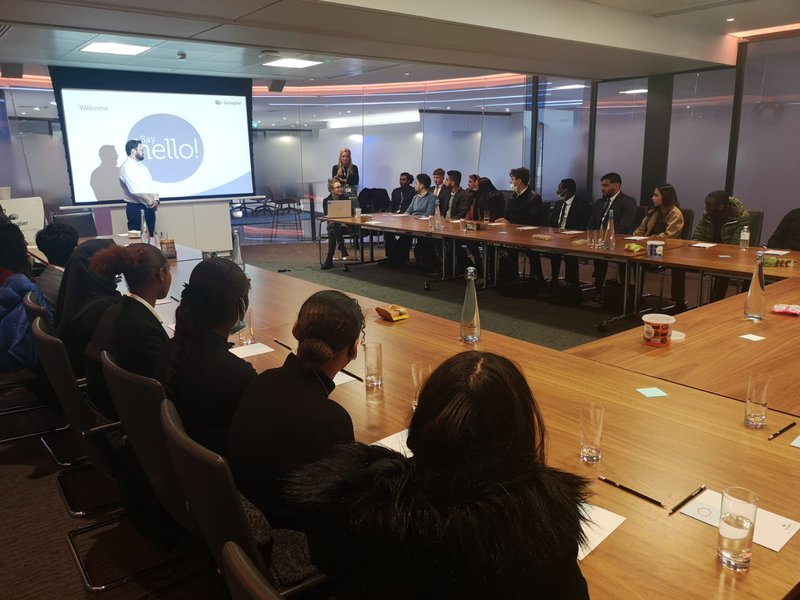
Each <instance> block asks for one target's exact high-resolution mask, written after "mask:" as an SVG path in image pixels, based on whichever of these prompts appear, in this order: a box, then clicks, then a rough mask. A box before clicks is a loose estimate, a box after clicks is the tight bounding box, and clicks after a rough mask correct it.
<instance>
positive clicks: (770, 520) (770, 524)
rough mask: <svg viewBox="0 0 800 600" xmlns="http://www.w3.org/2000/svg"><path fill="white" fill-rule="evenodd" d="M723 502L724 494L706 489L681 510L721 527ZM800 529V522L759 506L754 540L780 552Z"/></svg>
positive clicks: (699, 519)
mask: <svg viewBox="0 0 800 600" xmlns="http://www.w3.org/2000/svg"><path fill="white" fill-rule="evenodd" d="M721 504H722V494H720V493H719V492H715V491H714V490H706V491H705V492H703V493H702V494H700V495H699V496H698V497H697V498H695V499H694V500H692V501H691V502H689V503H688V504H687V505H686V506H684V507H683V508H682V509H681V512H682V513H683V514H685V515H687V516H689V517H692V518H694V519H697V520H698V521H702V522H703V523H707V524H708V525H711V526H713V527H719V516H720V505H721ZM798 529H800V523H798V522H797V521H793V520H792V519H789V518H787V517H782V516H780V515H776V514H775V513H773V512H770V511H768V510H764V509H763V508H759V509H758V511H757V512H756V530H755V532H754V533H753V541H754V542H755V543H756V544H758V545H759V546H764V547H765V548H769V549H770V550H774V551H775V552H779V551H780V549H781V548H783V546H784V545H785V544H786V542H788V541H789V540H790V539H792V536H793V535H794V534H795V533H797V530H798Z"/></svg>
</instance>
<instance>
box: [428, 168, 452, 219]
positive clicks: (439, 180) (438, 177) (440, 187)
mask: <svg viewBox="0 0 800 600" xmlns="http://www.w3.org/2000/svg"><path fill="white" fill-rule="evenodd" d="M431 194H433V195H434V196H436V202H437V203H438V204H439V212H440V213H441V215H442V216H445V215H446V214H447V209H448V208H449V207H450V188H448V187H447V186H446V185H445V182H444V169H442V168H441V167H439V168H438V169H434V171H433V185H432V186H431Z"/></svg>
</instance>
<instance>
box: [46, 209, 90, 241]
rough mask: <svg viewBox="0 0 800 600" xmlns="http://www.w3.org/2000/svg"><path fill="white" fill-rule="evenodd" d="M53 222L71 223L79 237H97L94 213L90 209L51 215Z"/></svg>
mask: <svg viewBox="0 0 800 600" xmlns="http://www.w3.org/2000/svg"><path fill="white" fill-rule="evenodd" d="M53 223H64V224H65V225H72V226H73V227H74V228H75V230H76V231H77V232H78V235H79V236H80V237H97V225H95V222H94V213H93V212H91V211H89V212H70V213H63V214H60V215H53Z"/></svg>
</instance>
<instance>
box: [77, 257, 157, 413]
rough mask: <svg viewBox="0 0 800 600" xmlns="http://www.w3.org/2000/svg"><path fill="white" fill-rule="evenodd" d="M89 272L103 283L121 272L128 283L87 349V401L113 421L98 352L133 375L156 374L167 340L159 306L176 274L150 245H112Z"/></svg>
mask: <svg viewBox="0 0 800 600" xmlns="http://www.w3.org/2000/svg"><path fill="white" fill-rule="evenodd" d="M89 268H90V269H91V270H92V271H93V272H94V273H95V274H96V275H98V276H99V277H101V278H103V279H106V278H109V277H114V276H115V275H117V274H119V273H122V274H123V275H124V276H125V281H126V282H127V284H128V290H129V292H128V294H127V295H125V296H124V297H123V298H122V301H121V302H119V303H116V304H113V305H112V306H111V307H109V308H108V309H106V311H105V312H104V313H103V316H102V317H101V319H100V321H99V323H98V324H97V329H95V332H94V335H93V336H92V340H91V341H90V342H89V344H88V345H87V346H86V382H87V385H88V391H89V400H90V401H91V403H92V405H93V406H94V407H95V408H96V409H97V410H99V411H100V412H101V413H102V414H103V415H104V416H105V417H106V418H108V419H110V420H112V421H115V420H116V419H117V411H116V409H115V408H114V403H113V402H112V400H111V395H110V394H109V391H108V388H107V386H106V381H105V377H104V376H103V371H102V368H101V365H100V353H101V352H102V351H103V350H106V351H108V353H109V354H110V355H111V357H112V358H113V359H114V360H115V361H116V362H117V364H118V365H119V366H120V367H122V368H123V369H127V370H128V371H131V372H132V373H136V374H137V375H143V376H145V377H154V376H155V372H156V365H157V364H158V359H159V357H160V356H161V352H162V350H163V349H164V344H166V343H167V340H168V339H169V338H168V337H167V333H166V332H165V331H164V328H163V327H162V326H161V317H159V316H158V314H157V313H156V311H155V305H156V300H159V299H161V298H165V297H166V296H167V294H168V293H169V288H170V285H171V284H172V274H171V272H170V268H169V263H168V262H167V259H166V257H165V256H164V254H163V253H162V252H161V250H159V249H158V248H156V247H155V246H151V245H150V244H131V245H129V246H116V245H114V246H109V247H108V248H105V249H104V250H100V251H99V252H97V253H96V254H95V255H94V256H93V257H92V262H91V263H90V265H89Z"/></svg>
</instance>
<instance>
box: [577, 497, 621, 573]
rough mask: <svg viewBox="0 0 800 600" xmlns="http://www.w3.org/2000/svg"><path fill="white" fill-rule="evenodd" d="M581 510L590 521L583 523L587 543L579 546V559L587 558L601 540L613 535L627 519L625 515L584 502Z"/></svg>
mask: <svg viewBox="0 0 800 600" xmlns="http://www.w3.org/2000/svg"><path fill="white" fill-rule="evenodd" d="M581 510H582V511H583V514H585V515H586V516H587V517H588V518H589V521H590V522H586V523H584V524H583V535H585V536H586V543H585V544H584V545H583V546H580V547H579V548H578V560H583V559H584V558H586V556H587V555H588V554H589V553H590V552H591V551H592V550H594V549H595V548H597V546H599V545H600V542H602V541H603V540H604V539H606V538H607V537H608V536H609V535H611V533H612V532H613V531H614V530H615V529H616V528H617V527H619V526H620V525H622V523H623V521H625V517H623V516H621V515H618V514H615V513H612V512H611V511H610V510H606V509H605V508H600V507H599V506H595V505H593V504H583V505H582V506H581Z"/></svg>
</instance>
